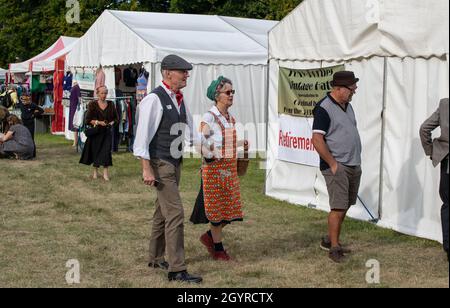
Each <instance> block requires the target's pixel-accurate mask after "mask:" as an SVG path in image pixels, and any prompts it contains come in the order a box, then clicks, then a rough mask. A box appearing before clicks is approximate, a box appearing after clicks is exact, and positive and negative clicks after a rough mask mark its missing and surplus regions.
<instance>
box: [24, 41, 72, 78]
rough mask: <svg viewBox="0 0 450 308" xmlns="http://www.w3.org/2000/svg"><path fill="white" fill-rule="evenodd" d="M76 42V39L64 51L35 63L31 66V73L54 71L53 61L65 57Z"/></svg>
mask: <svg viewBox="0 0 450 308" xmlns="http://www.w3.org/2000/svg"><path fill="white" fill-rule="evenodd" d="M76 42H78V38H77V39H75V40H73V41H71V42H69V43H68V44H67V45H66V47H64V49H61V50H60V51H58V52H57V53H55V54H54V55H52V56H50V57H48V58H47V59H45V60H41V61H36V62H33V63H32V64H31V66H32V68H31V70H32V72H52V71H54V70H55V60H57V59H59V58H61V57H63V56H65V55H67V54H68V53H69V52H70V51H71V50H72V48H73V47H74V46H75V44H76Z"/></svg>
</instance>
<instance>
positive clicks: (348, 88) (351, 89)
mask: <svg viewBox="0 0 450 308" xmlns="http://www.w3.org/2000/svg"><path fill="white" fill-rule="evenodd" d="M344 88H346V89H347V90H349V91H350V92H355V91H356V89H358V88H357V87H355V88H350V87H347V86H344Z"/></svg>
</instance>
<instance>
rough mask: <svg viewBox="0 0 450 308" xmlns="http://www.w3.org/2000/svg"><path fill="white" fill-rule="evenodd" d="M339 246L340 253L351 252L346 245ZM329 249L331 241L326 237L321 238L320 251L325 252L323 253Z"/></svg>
mask: <svg viewBox="0 0 450 308" xmlns="http://www.w3.org/2000/svg"><path fill="white" fill-rule="evenodd" d="M339 246H340V247H341V249H342V252H343V253H344V254H349V253H351V252H352V250H351V249H350V248H348V246H347V245H345V244H341V243H339ZM330 248H331V241H330V238H329V237H328V235H326V236H324V237H322V241H321V242H320V249H322V250H325V251H330Z"/></svg>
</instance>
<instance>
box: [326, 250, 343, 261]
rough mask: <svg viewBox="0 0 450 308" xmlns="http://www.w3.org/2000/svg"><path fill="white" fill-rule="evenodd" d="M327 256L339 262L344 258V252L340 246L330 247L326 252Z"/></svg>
mask: <svg viewBox="0 0 450 308" xmlns="http://www.w3.org/2000/svg"><path fill="white" fill-rule="evenodd" d="M328 257H329V258H330V259H331V260H333V262H336V263H341V262H342V261H344V260H345V257H344V253H343V252H342V248H341V247H339V246H338V247H332V248H331V249H330V251H329V252H328Z"/></svg>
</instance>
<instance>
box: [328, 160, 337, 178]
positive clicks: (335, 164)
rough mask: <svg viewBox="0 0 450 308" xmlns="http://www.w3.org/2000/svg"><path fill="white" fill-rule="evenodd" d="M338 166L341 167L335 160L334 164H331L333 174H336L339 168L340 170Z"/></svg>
mask: <svg viewBox="0 0 450 308" xmlns="http://www.w3.org/2000/svg"><path fill="white" fill-rule="evenodd" d="M338 167H339V164H338V162H337V161H334V164H332V165H331V166H330V168H331V172H332V173H333V175H336V173H337V170H338Z"/></svg>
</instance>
